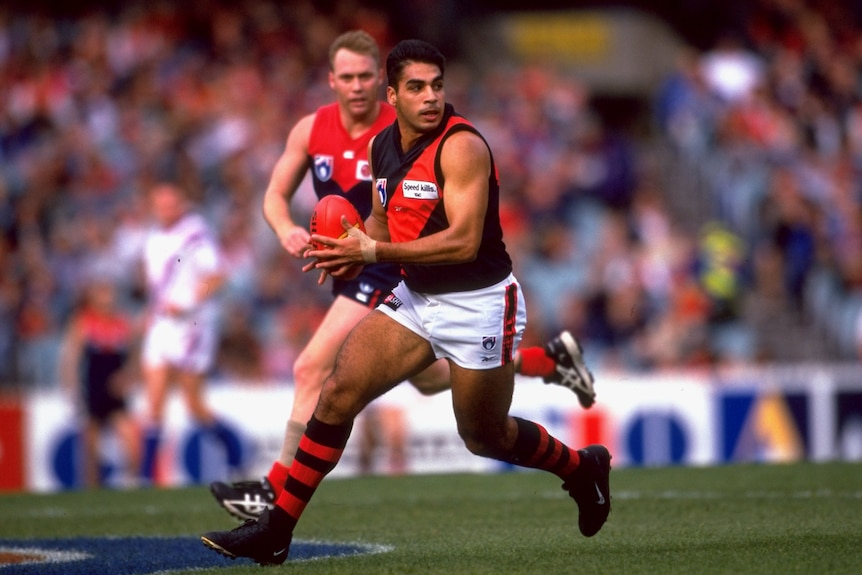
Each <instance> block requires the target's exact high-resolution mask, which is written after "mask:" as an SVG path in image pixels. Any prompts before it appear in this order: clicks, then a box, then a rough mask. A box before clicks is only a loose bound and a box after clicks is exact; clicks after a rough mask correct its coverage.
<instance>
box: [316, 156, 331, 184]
mask: <svg viewBox="0 0 862 575" xmlns="http://www.w3.org/2000/svg"><path fill="white" fill-rule="evenodd" d="M333 163H334V158H333V157H332V156H324V155H323V154H318V155H317V156H314V175H315V176H317V179H318V180H320V181H321V182H328V181H329V178H331V177H332V166H333Z"/></svg>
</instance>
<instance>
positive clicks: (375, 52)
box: [329, 30, 380, 70]
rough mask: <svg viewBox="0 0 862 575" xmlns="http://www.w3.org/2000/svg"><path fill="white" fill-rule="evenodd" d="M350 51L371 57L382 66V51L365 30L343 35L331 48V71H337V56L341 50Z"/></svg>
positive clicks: (352, 31)
mask: <svg viewBox="0 0 862 575" xmlns="http://www.w3.org/2000/svg"><path fill="white" fill-rule="evenodd" d="M342 49H344V50H349V51H351V52H355V53H356V54H363V55H365V56H371V57H372V58H373V59H374V62H375V63H376V64H377V65H378V66H380V49H379V48H378V47H377V42H376V41H375V40H374V38H372V37H371V34H369V33H368V32H366V31H364V30H351V31H349V32H345V33H343V34H341V35H340V36H339V37H338V38H336V39H335V40H334V41H333V42H332V45H330V46H329V69H330V70H334V69H335V54H336V53H337V52H338V51H339V50H342Z"/></svg>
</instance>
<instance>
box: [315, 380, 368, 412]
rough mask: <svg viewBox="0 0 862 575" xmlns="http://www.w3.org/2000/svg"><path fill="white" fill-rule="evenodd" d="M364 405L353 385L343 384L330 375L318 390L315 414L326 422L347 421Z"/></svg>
mask: <svg viewBox="0 0 862 575" xmlns="http://www.w3.org/2000/svg"><path fill="white" fill-rule="evenodd" d="M363 407H365V404H364V402H363V401H362V400H361V396H360V395H359V394H358V393H357V390H356V387H355V386H350V385H343V384H340V383H338V382H337V381H336V380H334V379H333V378H332V377H330V378H328V379H327V380H326V381H325V382H324V384H323V388H322V389H321V390H320V398H319V399H318V401H317V408H316V409H315V414H316V415H317V416H318V418H319V419H323V420H325V421H328V422H336V421H337V422H339V423H347V422H349V421H352V420H353V419H354V418H355V417H356V416H357V415H358V414H359V412H360V411H362V408H363Z"/></svg>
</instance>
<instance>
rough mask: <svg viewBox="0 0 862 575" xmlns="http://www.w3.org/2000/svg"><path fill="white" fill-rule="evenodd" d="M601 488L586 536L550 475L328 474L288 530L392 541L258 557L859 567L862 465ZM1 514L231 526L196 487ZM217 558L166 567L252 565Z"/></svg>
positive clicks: (88, 497) (473, 565)
mask: <svg viewBox="0 0 862 575" xmlns="http://www.w3.org/2000/svg"><path fill="white" fill-rule="evenodd" d="M611 489H612V493H613V499H612V501H613V510H612V512H611V515H610V518H609V520H608V523H606V524H605V527H604V529H603V530H602V531H601V532H600V533H599V534H598V535H596V536H595V537H593V538H591V539H587V538H584V537H582V536H581V535H580V534H579V533H578V529H577V508H576V506H575V504H574V502H573V501H571V500H570V499H568V497H567V495H566V494H565V492H563V491H562V490H561V489H560V482H559V481H558V480H557V479H556V478H554V477H552V476H550V475H547V474H542V473H537V472H524V473H520V472H519V473H510V474H501V475H490V476H487V475H431V476H416V477H399V478H386V477H368V478H358V479H332V480H329V481H324V483H323V485H322V486H321V487H320V489H319V490H318V493H317V495H316V497H315V498H314V500H313V501H312V503H311V504H310V506H309V507H308V510H307V511H306V513H305V516H304V517H303V519H302V521H301V522H300V524H299V526H298V528H297V532H296V534H295V538H296V539H299V540H324V541H331V542H353V543H357V542H359V543H368V544H376V545H383V546H387V547H389V548H390V550H389V551H386V552H383V553H378V554H372V555H361V556H354V557H342V558H324V559H317V560H314V561H304V562H293V563H291V562H290V561H288V563H286V564H285V565H284V566H282V567H275V568H266V570H265V571H264V572H266V573H271V572H274V570H275V571H277V572H280V571H284V572H296V573H303V574H318V573H326V574H335V575H339V574H358V573H373V574H384V573H392V574H406V573H422V574H425V573H440V574H444V573H445V574H447V575H452V574H462V573H477V574H489V575H491V574H493V575H498V574H501V573H506V574H513V573H530V574H543V575H551V574H559V573H584V574H590V575H593V574H597V573H626V574H634V573H644V574H647V573H648V574H651V575H654V574H664V573H686V574H691V573H746V574H758V573H763V574H770V575H771V574H773V573H782V574H785V573H804V574H824V573H848V574H851V573H853V574H858V573H862V465H860V464H838V463H830V464H794V465H771V466H766V465H763V466H759V465H738V466H726V467H717V468H662V469H633V468H632V469H621V470H614V471H612V473H611ZM0 518H2V520H0V538H3V539H11V538H14V539H29V538H66V537H82V536H88V537H89V536H103V535H111V536H127V535H145V536H151V535H164V536H186V537H188V536H196V535H198V534H200V533H202V532H204V531H209V530H213V529H229V528H232V527H234V526H236V525H237V522H236V521H235V520H233V519H231V518H230V517H229V516H228V515H227V514H226V513H225V512H224V511H222V510H221V509H220V508H219V507H217V506H216V504H215V502H214V501H213V499H212V498H211V496H210V494H209V492H208V491H207V490H206V488H204V487H195V488H189V489H179V490H139V491H126V492H123V491H102V492H74V493H61V494H52V495H3V496H0ZM189 545H195V546H197V542H196V541H194V540H190V543H189ZM195 551H197V549H195ZM223 564H224V568H215V569H213V568H209V569H204V570H194V571H177V573H188V574H191V573H195V574H196V575H200V574H201V573H205V574H220V575H228V574H240V573H259V572H260V570H261V569H262V568H261V567H258V566H256V565H252V564H242V563H240V562H239V561H238V562H231V561H230V560H228V559H224V560H223ZM2 572H3V568H2V567H0V573H2Z"/></svg>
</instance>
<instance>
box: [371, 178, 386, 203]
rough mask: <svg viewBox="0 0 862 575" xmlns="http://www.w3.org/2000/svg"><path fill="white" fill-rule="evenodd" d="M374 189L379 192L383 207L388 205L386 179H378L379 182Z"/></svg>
mask: <svg viewBox="0 0 862 575" xmlns="http://www.w3.org/2000/svg"><path fill="white" fill-rule="evenodd" d="M374 188H375V189H376V190H377V195H378V196H380V204H381V205H382V206H385V205H386V199H387V195H386V178H377V181H376V182H374Z"/></svg>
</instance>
